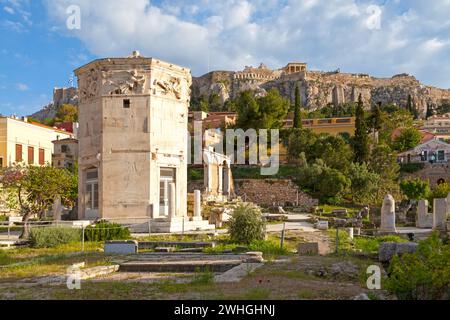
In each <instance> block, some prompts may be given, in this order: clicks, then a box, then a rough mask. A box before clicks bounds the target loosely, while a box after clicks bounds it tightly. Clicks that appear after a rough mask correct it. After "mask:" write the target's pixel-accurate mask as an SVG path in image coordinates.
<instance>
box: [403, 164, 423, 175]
mask: <svg viewBox="0 0 450 320" xmlns="http://www.w3.org/2000/svg"><path fill="white" fill-rule="evenodd" d="M423 168H425V164H423V163H402V164H400V172H403V173H414V172H417V171H420V170H422V169H423Z"/></svg>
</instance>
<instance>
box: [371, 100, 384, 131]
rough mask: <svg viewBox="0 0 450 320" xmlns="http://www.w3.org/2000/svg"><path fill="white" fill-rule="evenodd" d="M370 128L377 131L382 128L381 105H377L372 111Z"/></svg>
mask: <svg viewBox="0 0 450 320" xmlns="http://www.w3.org/2000/svg"><path fill="white" fill-rule="evenodd" d="M371 118H372V128H373V129H374V130H375V131H379V130H380V129H381V128H382V126H383V117H382V112H381V104H380V103H378V104H377V105H376V106H375V107H374V108H373V110H372V116H371Z"/></svg>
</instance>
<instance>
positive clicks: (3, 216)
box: [0, 215, 8, 222]
mask: <svg viewBox="0 0 450 320" xmlns="http://www.w3.org/2000/svg"><path fill="white" fill-rule="evenodd" d="M0 221H2V222H4V221H8V217H7V216H6V215H1V216H0Z"/></svg>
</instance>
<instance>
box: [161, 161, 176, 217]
mask: <svg viewBox="0 0 450 320" xmlns="http://www.w3.org/2000/svg"><path fill="white" fill-rule="evenodd" d="M175 176H176V170H175V169H173V168H161V169H160V175H159V214H160V216H168V215H169V212H170V196H171V194H170V184H171V183H176V179H175Z"/></svg>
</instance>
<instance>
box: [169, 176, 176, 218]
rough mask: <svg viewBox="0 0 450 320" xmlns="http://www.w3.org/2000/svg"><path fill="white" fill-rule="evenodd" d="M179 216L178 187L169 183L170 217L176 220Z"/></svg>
mask: <svg viewBox="0 0 450 320" xmlns="http://www.w3.org/2000/svg"><path fill="white" fill-rule="evenodd" d="M176 216H177V201H176V186H175V183H169V217H170V219H171V220H172V219H174V218H175V217H176Z"/></svg>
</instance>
